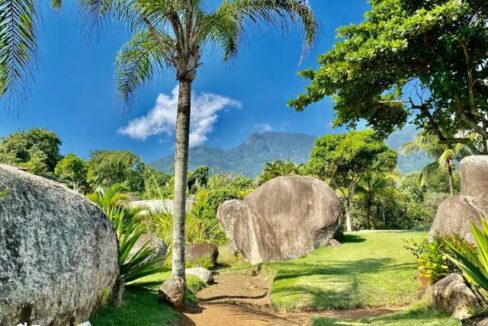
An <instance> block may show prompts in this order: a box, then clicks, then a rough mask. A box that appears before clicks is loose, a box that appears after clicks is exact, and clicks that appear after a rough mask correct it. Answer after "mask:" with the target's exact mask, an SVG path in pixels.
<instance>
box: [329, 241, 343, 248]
mask: <svg viewBox="0 0 488 326" xmlns="http://www.w3.org/2000/svg"><path fill="white" fill-rule="evenodd" d="M329 246H331V247H332V248H334V249H339V248H340V247H341V246H342V244H341V243H340V242H339V241H337V240H336V239H331V240H330V242H329Z"/></svg>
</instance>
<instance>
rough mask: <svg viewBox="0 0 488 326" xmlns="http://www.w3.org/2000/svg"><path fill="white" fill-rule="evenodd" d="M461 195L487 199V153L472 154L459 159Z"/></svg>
mask: <svg viewBox="0 0 488 326" xmlns="http://www.w3.org/2000/svg"><path fill="white" fill-rule="evenodd" d="M461 195H462V196H473V197H477V198H482V199H486V200H488V155H473V156H468V157H466V158H464V159H463V160H462V161H461Z"/></svg>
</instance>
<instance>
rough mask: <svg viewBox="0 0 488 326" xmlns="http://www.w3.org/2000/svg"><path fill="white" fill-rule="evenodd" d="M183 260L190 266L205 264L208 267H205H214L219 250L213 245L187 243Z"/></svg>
mask: <svg viewBox="0 0 488 326" xmlns="http://www.w3.org/2000/svg"><path fill="white" fill-rule="evenodd" d="M185 258H186V262H187V263H188V264H190V265H191V266H201V265H202V264H203V263H206V264H208V266H205V267H215V266H217V260H218V258H219V248H218V247H217V246H216V245H214V244H213V243H198V244H196V243H189V244H187V245H186V246H185Z"/></svg>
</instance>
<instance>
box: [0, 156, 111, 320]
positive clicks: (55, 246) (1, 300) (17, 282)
mask: <svg viewBox="0 0 488 326" xmlns="http://www.w3.org/2000/svg"><path fill="white" fill-rule="evenodd" d="M0 194H1V195H0V325H17V324H22V323H26V324H27V325H52V326H64V325H77V324H79V323H81V322H84V321H86V320H88V319H89V317H90V314H91V313H92V312H93V311H94V309H96V308H97V307H98V306H99V304H100V303H101V302H103V301H104V300H106V299H107V298H108V296H109V294H110V292H111V290H112V287H113V285H114V284H115V281H116V279H117V276H118V272H119V269H118V253H117V250H118V249H117V238H116V235H115V232H114V230H113V226H112V223H111V222H110V221H109V220H108V219H107V217H106V216H105V215H104V214H103V212H102V211H101V210H100V209H99V208H98V207H97V206H95V205H94V204H92V203H91V202H89V201H87V200H86V199H85V198H84V197H83V196H81V195H80V194H78V193H76V192H74V191H71V190H69V189H68V188H66V187H64V186H63V185H60V184H58V183H55V182H52V181H49V180H47V179H44V178H41V177H37V176H33V175H30V174H28V173H25V172H22V171H20V170H18V169H16V168H13V167H10V166H6V165H0Z"/></svg>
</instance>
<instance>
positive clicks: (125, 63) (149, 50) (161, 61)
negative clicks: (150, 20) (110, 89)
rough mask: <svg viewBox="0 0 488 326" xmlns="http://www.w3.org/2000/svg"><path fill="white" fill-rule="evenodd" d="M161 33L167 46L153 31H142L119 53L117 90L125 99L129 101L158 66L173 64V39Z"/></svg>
mask: <svg viewBox="0 0 488 326" xmlns="http://www.w3.org/2000/svg"><path fill="white" fill-rule="evenodd" d="M159 35H160V36H161V37H162V38H164V40H165V42H168V46H167V47H163V46H162V45H161V43H160V42H158V40H156V39H155V38H154V37H153V35H152V34H151V32H149V31H140V32H138V33H136V34H135V35H134V36H133V37H132V39H131V40H130V41H129V42H128V43H126V44H125V46H124V47H123V48H122V50H121V51H120V52H119V54H118V55H117V59H116V63H115V65H116V75H117V90H118V93H119V94H120V96H121V97H122V99H123V100H124V101H126V102H127V101H128V100H129V99H130V98H131V97H132V95H133V94H134V92H135V90H136V89H137V88H139V87H140V86H141V85H142V84H143V83H144V82H145V81H147V80H148V79H150V78H151V77H152V76H153V74H154V72H155V71H157V69H158V68H164V67H166V66H168V65H172V60H173V58H174V54H173V53H172V52H171V49H170V44H172V43H173V40H172V39H171V37H170V36H169V35H165V34H164V33H160V32H159Z"/></svg>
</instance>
